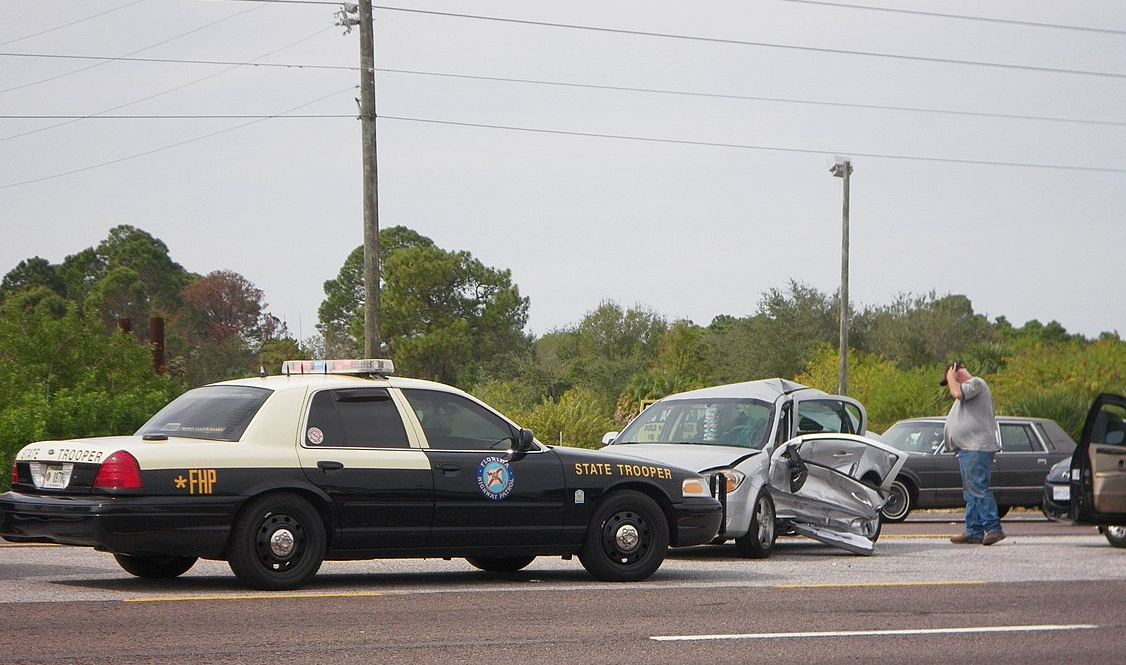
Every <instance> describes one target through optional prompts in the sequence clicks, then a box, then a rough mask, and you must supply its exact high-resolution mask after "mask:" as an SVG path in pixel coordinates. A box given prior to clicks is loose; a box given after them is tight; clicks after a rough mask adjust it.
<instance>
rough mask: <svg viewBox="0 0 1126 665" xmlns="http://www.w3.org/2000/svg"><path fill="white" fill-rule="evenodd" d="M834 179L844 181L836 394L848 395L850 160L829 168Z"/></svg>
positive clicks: (838, 161) (839, 161) (840, 160)
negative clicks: (838, 369) (839, 357)
mask: <svg viewBox="0 0 1126 665" xmlns="http://www.w3.org/2000/svg"><path fill="white" fill-rule="evenodd" d="M829 171H830V172H831V173H832V174H833V177H835V178H843V179H844V203H843V207H842V210H841V324H840V325H841V342H840V343H841V367H840V375H839V377H838V394H840V395H847V394H848V195H849V192H848V184H849V183H848V180H849V176H851V175H852V160H849V159H843V160H842V159H841V158H840V157H838V158H837V159H836V162H835V163H834V164H833V165H832V166H830V167H829Z"/></svg>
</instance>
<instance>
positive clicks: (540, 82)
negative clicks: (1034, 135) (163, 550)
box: [376, 68, 1126, 127]
mask: <svg viewBox="0 0 1126 665" xmlns="http://www.w3.org/2000/svg"><path fill="white" fill-rule="evenodd" d="M376 71H378V72H384V73H389V74H412V75H418V76H438V77H448V78H460V79H469V80H478V81H495V82H503V83H530V84H535V85H549V86H559V87H565V88H587V89H592V90H615V91H622V92H642V93H648V94H658V95H680V96H685V97H706V98H713V99H733V100H742V101H756V102H778V103H786V104H811V105H815V106H834V107H839V108H858V109H870V110H878V111H910V112H915V113H937V114H946V115H958V116H977V117H983V118H1000V119H1005V120H1037V121H1044V122H1068V123H1077V124H1091V125H1108V126H1119V127H1120V126H1126V121H1118V120H1097V119H1093V120H1088V119H1082V118H1063V117H1058V116H1038V115H1023V114H1017V113H990V112H986V111H958V110H954V109H936V108H929V107H922V106H894V105H885V104H861V103H855V102H833V101H825V100H816V99H794V98H792V97H766V96H760V95H736V94H728V93H716V92H693V91H687V90H668V89H661V88H641V87H634V86H618V85H599V84H595V83H570V82H565V81H545V80H541V79H522V78H508V77H501V76H482V75H473V74H452V73H447V72H426V71H420V70H412V69H387V68H378V69H376Z"/></svg>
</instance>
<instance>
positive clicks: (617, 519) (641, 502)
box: [579, 490, 669, 582]
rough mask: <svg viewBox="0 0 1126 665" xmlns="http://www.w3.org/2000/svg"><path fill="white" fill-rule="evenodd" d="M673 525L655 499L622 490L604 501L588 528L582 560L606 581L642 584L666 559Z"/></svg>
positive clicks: (581, 554) (594, 574) (593, 572)
mask: <svg viewBox="0 0 1126 665" xmlns="http://www.w3.org/2000/svg"><path fill="white" fill-rule="evenodd" d="M668 548H669V525H668V523H667V522H666V521H665V514H664V512H662V511H661V508H660V507H659V506H658V505H657V503H656V502H655V501H653V499H651V498H649V497H648V496H647V495H645V494H642V493H641V492H636V491H633V490H621V491H618V492H614V493H612V494H610V495H608V496H607V497H606V498H605V499H603V500H602V503H601V504H599V506H598V508H597V509H596V510H595V511H594V515H593V516H592V517H591V519H590V525H589V526H588V527H587V531H586V539H585V541H584V542H583V546H582V549H580V550H579V561H580V562H581V563H582V564H583V568H586V570H587V572H589V573H590V574H591V575H593V576H594V577H595V578H597V579H600V580H603V581H606V582H640V581H641V580H644V579H646V578H647V577H649V576H650V575H652V574H653V573H654V572H656V571H657V569H658V568H660V567H661V563H662V562H663V561H664V560H665V554H666V553H667V552H668Z"/></svg>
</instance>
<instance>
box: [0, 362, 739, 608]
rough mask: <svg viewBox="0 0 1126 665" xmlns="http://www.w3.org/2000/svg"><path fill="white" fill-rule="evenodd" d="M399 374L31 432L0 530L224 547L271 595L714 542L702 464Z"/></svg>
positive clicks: (318, 375) (308, 377) (185, 562)
mask: <svg viewBox="0 0 1126 665" xmlns="http://www.w3.org/2000/svg"><path fill="white" fill-rule="evenodd" d="M392 370H393V366H392V365H391V363H390V361H381V360H362V361H350V360H342V361H289V362H287V363H285V365H284V367H283V373H284V375H283V376H270V377H261V378H258V377H255V378H249V379H242V380H236V381H227V382H223V383H219V384H212V385H210V386H204V387H202V388H196V389H195V390H191V391H189V392H187V393H185V394H184V395H181V396H180V397H179V398H177V399H176V400H174V401H173V402H172V403H171V404H169V405H168V406H167V407H165V408H164V409H163V410H162V411H160V412H159V413H157V414H156V415H155V416H153V418H152V419H151V420H150V421H149V422H148V423H146V424H145V425H144V426H142V427H141V429H140V430H139V431H138V432H137V433H136V434H134V435H133V436H119V437H102V438H96V439H74V440H69V441H41V442H38V443H32V444H30V445H28V446H25V447H24V448H23V449H22V450H21V451H20V452H19V453H18V454H17V456H16V461H15V465H14V468H13V469H12V491H11V492H7V493H5V494H3V495H0V537H3V538H5V539H7V540H9V541H12V542H43V543H58V544H62V545H77V546H85V547H92V548H94V549H97V550H100V551H104V552H110V553H112V554H113V555H114V557H115V558H116V559H117V561H118V563H119V564H120V565H121V567H122V568H124V569H125V571H126V572H128V573H130V574H133V575H136V576H138V577H143V578H173V577H177V576H179V575H181V574H183V573H185V572H187V571H188V569H189V568H191V567H192V565H193V564H194V563H195V562H196V560H197V559H199V558H205V559H220V560H226V561H227V562H228V563H229V564H230V567H231V570H232V571H233V572H234V573H235V575H236V576H237V577H238V578H239V579H240V580H241V581H242V582H243V583H245V584H247V585H248V586H251V587H254V588H258V589H274V590H278V589H294V588H297V587H300V586H302V585H303V584H305V583H307V582H308V581H309V580H310V579H311V578H312V577H313V575H314V574H315V573H316V572H317V570H318V568H319V567H320V565H321V562H322V561H324V560H326V559H336V560H346V559H374V558H393V557H394V558H397V557H447V558H448V557H465V558H466V559H467V560H468V561H469V563H471V564H472V565H474V566H476V567H478V568H481V569H483V570H486V571H493V572H511V571H515V570H519V569H521V568H523V567H525V566H527V565H529V564H530V563H531V562H532V561H533V560H534V559H535V558H536V557H537V556H545V555H546V556H550V555H554V556H562V557H564V558H570V557H571V556H572V555H577V556H578V559H579V561H580V562H581V563H582V564H583V566H584V567H585V568H586V569H587V570H588V571H589V572H590V573H591V574H592V575H593V576H594V577H596V578H598V579H602V580H608V581H623V582H625V581H638V580H643V579H645V578H647V577H649V576H650V575H651V574H653V572H654V571H656V570H657V568H658V567H659V566H660V565H661V562H662V561H663V560H664V558H665V553H666V550H667V549H668V546H669V545H674V546H680V545H699V544H703V543H707V542H710V541H711V540H712V539H714V538H715V536H716V533H717V531H718V530H719V525H720V520H721V519H722V506H721V505H720V503H719V501H717V500H716V499H714V498H712V496H711V493H710V488H709V486H708V481H707V480H706V479H705V478H703V477H702V476H700V475H699V474H696V473H693V472H690V471H685V470H682V469H677V468H673V467H671V466H668V465H665V464H659V463H654V462H649V463H641V462H639V461H638V460H636V459H633V458H627V457H620V456H615V455H612V454H609V453H605V452H596V451H591V450H579V449H575V448H565V447H552V446H546V445H543V444H541V443H540V442H538V441H536V440H535V439H534V438H533V437H532V433H531V432H530V431H528V430H526V429H521V428H520V427H518V426H516V425H515V424H514V423H512V422H511V421H509V420H508V419H506V418H505V417H504V416H502V415H500V414H499V413H497V412H496V411H494V410H493V409H491V408H490V407H488V406H487V405H486V404H484V403H483V402H480V401H478V400H476V399H475V398H473V397H472V396H470V395H468V394H466V393H464V392H462V391H460V390H457V389H456V388H453V387H450V386H445V385H442V384H439V383H433V382H430V381H419V380H415V379H407V378H398V377H393V376H389V375H390V373H391V372H392Z"/></svg>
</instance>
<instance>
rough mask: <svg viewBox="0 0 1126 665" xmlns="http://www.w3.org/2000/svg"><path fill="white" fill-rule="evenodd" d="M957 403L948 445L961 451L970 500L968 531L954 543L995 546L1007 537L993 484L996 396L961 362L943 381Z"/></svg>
mask: <svg viewBox="0 0 1126 665" xmlns="http://www.w3.org/2000/svg"><path fill="white" fill-rule="evenodd" d="M942 383H943V384H944V385H945V386H946V387H947V389H949V390H950V396H951V397H953V398H954V405H953V406H952V407H950V415H948V416H947V417H946V445H947V446H948V447H949V448H950V449H951V450H954V451H956V452H957V454H958V467H959V469H960V470H961V472H962V496H963V497H965V499H966V530H965V532H964V533H963V534H961V535H960V536H954V537H953V538H951V539H950V542H952V543H955V544H957V545H976V544H978V543H980V544H982V545H992V544H993V543H996V542H998V541H1000V540H1002V539H1004V537H1005V532H1004V531H1002V530H1001V518H1000V516H998V515H997V499H996V498H994V496H993V490H992V489H991V488H990V483H991V482H992V477H993V455H995V454H996V453H997V451H998V450H1000V449H1001V444H1000V441H999V439H998V430H997V418H996V416H995V414H994V413H993V395H992V394H991V393H990V392H989V385H988V384H986V383H985V380H984V379H981V378H979V377H975V376H972V375H970V373H969V372H968V371H966V368H965V367H962V363H961V362H955V363H954V364H953V365H951V366H950V367H948V368H947V369H946V380H945V381H943V382H942Z"/></svg>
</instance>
